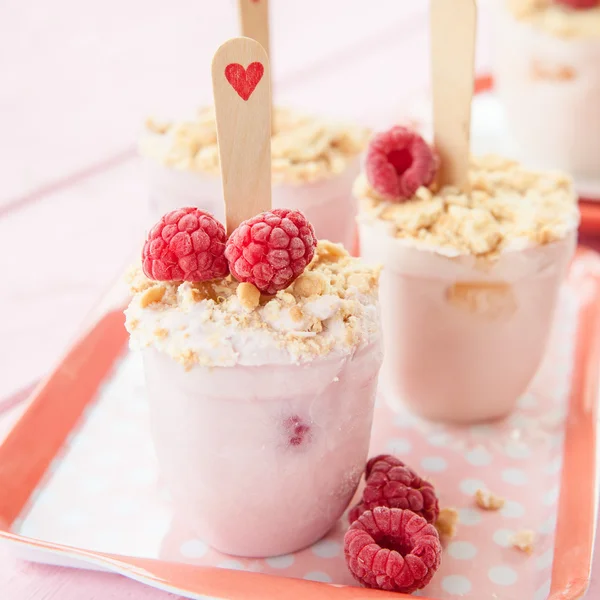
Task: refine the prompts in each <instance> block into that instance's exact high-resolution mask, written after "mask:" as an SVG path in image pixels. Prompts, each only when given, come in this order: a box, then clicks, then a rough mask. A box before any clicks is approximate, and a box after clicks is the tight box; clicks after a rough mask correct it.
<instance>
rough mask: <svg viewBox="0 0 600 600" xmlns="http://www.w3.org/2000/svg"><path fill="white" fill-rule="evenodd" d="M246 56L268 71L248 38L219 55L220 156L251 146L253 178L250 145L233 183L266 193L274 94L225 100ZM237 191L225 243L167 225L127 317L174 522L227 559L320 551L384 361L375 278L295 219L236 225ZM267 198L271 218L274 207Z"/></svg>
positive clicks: (197, 228) (187, 220)
mask: <svg viewBox="0 0 600 600" xmlns="http://www.w3.org/2000/svg"><path fill="white" fill-rule="evenodd" d="M236 56H240V58H242V59H243V62H244V63H247V62H261V64H263V65H265V68H266V64H267V61H266V55H265V54H264V51H262V50H261V48H260V46H258V44H257V43H256V42H252V41H251V40H246V39H243V38H240V39H237V40H230V42H228V43H227V44H225V45H224V46H222V47H221V49H220V50H219V51H218V52H217V55H215V61H214V63H213V77H214V79H215V99H216V101H217V112H218V115H217V116H219V110H221V114H230V116H231V111H234V112H235V113H236V114H235V115H233V116H232V118H231V119H230V120H227V121H226V123H225V124H224V125H223V127H222V128H220V131H219V143H220V144H221V145H222V147H223V148H228V147H229V144H231V143H232V141H235V139H237V138H238V137H240V138H242V137H245V138H246V139H254V140H255V143H256V144H257V152H256V153H255V154H254V155H253V156H255V157H258V158H257V160H256V161H254V162H253V164H252V165H247V164H242V162H240V161H241V160H242V158H243V156H244V155H249V154H248V152H247V150H248V148H247V147H246V146H244V144H243V143H241V142H240V147H239V148H237V152H233V153H232V158H231V159H230V160H228V161H227V163H225V162H224V165H223V168H224V174H225V173H229V174H230V175H231V177H232V178H233V179H235V175H234V173H238V174H245V178H243V179H242V182H241V183H242V184H244V185H246V186H250V187H251V188H252V189H255V190H263V189H264V187H265V185H266V186H267V188H268V186H269V185H270V177H269V170H270V161H269V160H268V152H266V153H265V152H264V151H263V149H262V148H263V145H266V147H267V149H268V144H269V136H268V128H267V130H266V131H263V130H262V129H261V128H263V129H264V125H265V124H267V125H268V121H269V114H268V113H269V110H268V104H266V103H264V102H263V100H264V98H265V95H264V93H263V92H264V90H261V83H264V80H263V81H262V82H259V84H258V85H257V87H256V89H255V91H254V92H253V94H252V95H251V96H250V99H249V100H248V102H247V104H246V103H245V102H243V101H242V100H240V99H239V98H237V96H236V95H235V92H234V91H233V90H227V89H226V87H225V85H226V83H227V82H226V81H225V84H224V83H223V81H224V78H223V80H222V81H220V78H221V77H223V69H222V68H223V66H225V65H228V64H230V61H231V60H232V58H235V57H236ZM238 60H239V59H238ZM240 62H242V61H240ZM218 89H219V90H220V91H218ZM231 123H237V124H238V129H237V130H235V131H233V130H230V129H229V130H228V125H227V124H231ZM241 127H244V130H243V131H242V130H241ZM261 131H262V133H261ZM242 133H244V134H245V135H242ZM265 154H266V155H265ZM250 155H252V153H250ZM230 161H232V162H233V163H235V164H233V165H232V164H231V162H230ZM236 161H237V162H236ZM261 161H262V162H261ZM265 165H266V167H265ZM234 166H235V167H236V168H233V167H234ZM265 173H266V175H265ZM252 174H254V176H253V175H252ZM261 178H262V179H261ZM265 179H266V183H265ZM239 183H240V182H238V183H236V182H235V181H233V180H232V179H228V183H227V184H226V185H225V187H224V191H225V198H226V201H227V202H228V206H227V217H228V218H227V222H228V229H229V232H230V236H229V239H227V236H226V233H225V229H224V227H223V226H222V225H221V224H220V223H219V222H218V221H217V220H216V219H215V218H214V217H212V216H210V215H208V214H207V213H205V212H204V211H200V210H199V209H196V208H194V207H187V208H184V209H180V210H176V211H174V212H171V213H169V214H167V215H166V216H164V217H163V218H161V220H160V221H159V223H158V224H157V225H156V226H155V227H154V228H153V229H152V230H151V232H150V234H149V238H148V240H147V242H146V245H145V247H144V253H143V271H144V273H143V274H142V273H141V272H138V273H137V274H136V275H135V276H134V277H132V279H131V281H132V290H133V292H134V297H133V299H132V301H131V304H130V305H129V308H128V309H127V311H126V315H127V328H128V330H129V332H130V334H131V344H132V346H133V347H135V348H140V349H141V351H142V353H143V360H144V366H145V371H146V379H147V388H148V398H149V403H150V409H151V410H150V414H151V424H152V432H153V436H154V441H155V448H156V452H157V456H158V461H159V465H160V469H161V472H162V477H163V480H164V481H165V482H166V484H167V486H168V488H169V489H170V492H171V497H172V502H173V510H174V512H175V514H176V515H177V520H178V521H179V522H184V523H187V524H188V527H189V530H190V533H191V534H192V535H194V536H197V537H199V538H200V539H202V540H204V541H205V542H207V543H208V544H209V545H211V546H213V547H214V548H216V549H217V550H220V551H222V552H225V553H228V554H234V555H240V556H254V557H259V556H271V555H278V554H285V553H288V552H293V551H296V550H298V549H301V548H303V547H305V546H308V545H310V544H312V543H313V542H315V541H317V540H318V539H319V538H320V537H322V536H323V535H324V534H325V533H326V532H327V531H328V530H329V529H330V528H331V527H332V526H333V525H334V524H335V522H336V521H337V519H338V518H339V517H340V516H341V515H342V513H343V511H344V510H345V508H346V507H347V505H348V503H349V502H350V500H351V498H352V496H353V494H354V491H355V489H356V487H357V485H358V482H359V479H360V476H361V473H362V471H363V470H364V465H365V461H366V457H367V451H368V447H369V440H370V432H371V421H372V414H373V404H374V399H375V392H376V385H377V377H378V372H379V368H380V365H381V361H382V345H381V337H380V326H379V315H378V305H377V288H378V276H379V272H378V269H373V268H369V267H367V266H365V265H363V263H362V262H361V261H360V260H359V259H356V258H352V257H350V256H349V254H348V253H347V252H346V250H344V249H343V247H342V246H341V245H337V244H333V243H331V242H327V241H319V242H318V243H317V241H316V238H315V234H314V230H313V228H312V225H311V224H310V223H309V222H308V221H307V220H306V218H305V217H304V215H302V214H301V213H300V212H298V211H294V210H288V209H273V210H270V207H268V206H263V207H264V208H267V211H266V212H262V213H260V214H259V215H254V216H252V217H251V218H250V219H246V220H244V221H242V222H241V223H239V224H238V225H237V226H234V221H235V215H239V214H241V213H243V212H244V210H246V211H247V210H248V208H247V203H246V202H244V203H241V205H239V206H237V207H236V206H231V204H235V199H234V198H232V197H231V193H232V191H233V190H234V189H243V187H242V188H240V187H238V186H239ZM262 198H263V197H262V196H260V198H259V200H258V203H259V204H260V203H263V204H268V193H267V201H266V202H265V201H264V199H262ZM252 210H254V209H252Z"/></svg>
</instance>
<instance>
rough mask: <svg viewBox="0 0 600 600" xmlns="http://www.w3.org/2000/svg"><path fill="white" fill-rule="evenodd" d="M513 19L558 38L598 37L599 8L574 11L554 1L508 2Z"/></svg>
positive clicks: (599, 24)
mask: <svg viewBox="0 0 600 600" xmlns="http://www.w3.org/2000/svg"><path fill="white" fill-rule="evenodd" d="M508 8H509V10H510V11H511V13H512V14H513V15H514V16H515V18H517V19H519V20H521V21H525V22H528V23H531V24H532V25H534V26H535V27H539V28H540V29H543V30H545V31H547V32H548V33H551V34H552V35H556V36H558V37H565V38H575V37H600V6H595V7H593V8H586V9H575V8H571V7H569V6H565V5H564V4H558V3H557V2H554V0H508Z"/></svg>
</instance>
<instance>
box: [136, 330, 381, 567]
mask: <svg viewBox="0 0 600 600" xmlns="http://www.w3.org/2000/svg"><path fill="white" fill-rule="evenodd" d="M143 358H144V366H145V372H146V380H147V388H148V398H149V403H150V417H151V427H152V433H153V437H154V443H155V448H156V453H157V456H158V461H159V467H160V470H161V477H162V479H163V481H164V482H165V483H166V485H167V487H168V488H169V491H170V494H171V497H172V506H173V510H174V513H175V515H176V518H177V520H178V521H179V522H184V523H186V524H187V526H188V527H189V530H190V532H191V533H192V534H193V535H195V536H197V537H198V538H200V539H202V540H204V541H206V542H207V543H208V544H209V545H211V546H212V547H213V548H216V549H217V550H219V551H221V552H225V553H227V554H233V555H238V556H248V557H264V556H273V555H279V554H286V553H289V552H294V551H296V550H299V549H301V548H304V547H306V546H308V545H310V544H312V543H314V542H315V541H317V540H318V539H320V538H321V537H322V536H323V535H324V534H325V533H327V531H328V530H329V529H330V528H331V527H332V526H333V525H334V524H335V522H336V521H337V520H338V519H339V518H340V516H341V515H342V513H343V512H344V510H345V509H346V507H347V505H348V503H349V502H350V500H351V498H352V496H353V495H354V492H355V490H356V488H357V486H358V482H359V479H360V476H361V473H362V471H363V470H364V465H365V461H366V458H367V452H368V448H369V440H370V435H371V422H372V416H373V404H374V400H375V392H376V387H377V375H378V372H379V368H380V365H381V360H382V350H381V342H380V341H379V340H376V341H374V342H372V343H370V344H369V345H368V346H365V347H363V348H361V349H359V350H357V351H356V352H355V353H353V354H351V355H348V356H343V357H340V356H335V357H334V356H330V357H318V358H316V359H314V360H313V361H312V362H310V363H307V364H303V365H297V364H265V365H261V366H242V365H237V366H234V367H203V366H199V365H196V366H193V367H192V368H191V369H190V370H187V371H186V370H185V369H184V368H183V367H182V366H181V365H180V364H179V363H177V362H176V361H175V360H174V359H172V358H171V357H170V356H168V355H167V354H164V353H160V352H159V351H157V350H156V349H152V348H151V349H147V350H144V351H143Z"/></svg>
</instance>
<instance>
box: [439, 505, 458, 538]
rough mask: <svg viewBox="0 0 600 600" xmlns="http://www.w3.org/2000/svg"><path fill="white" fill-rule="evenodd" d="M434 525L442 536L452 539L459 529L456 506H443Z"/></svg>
mask: <svg viewBox="0 0 600 600" xmlns="http://www.w3.org/2000/svg"><path fill="white" fill-rule="evenodd" d="M434 525H435V528H436V529H437V531H438V533H439V534H440V537H442V538H446V539H452V538H453V537H454V536H455V535H456V531H457V529H458V511H457V510H456V509H455V508H442V509H441V510H440V514H439V516H438V518H437V520H436V522H435V524H434Z"/></svg>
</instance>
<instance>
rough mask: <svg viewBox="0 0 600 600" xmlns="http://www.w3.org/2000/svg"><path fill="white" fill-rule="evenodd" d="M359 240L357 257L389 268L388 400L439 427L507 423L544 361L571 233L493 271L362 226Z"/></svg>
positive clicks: (511, 254)
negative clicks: (504, 420) (503, 419)
mask: <svg viewBox="0 0 600 600" xmlns="http://www.w3.org/2000/svg"><path fill="white" fill-rule="evenodd" d="M359 235H360V241H361V256H362V257H363V258H364V259H365V260H367V261H378V262H380V263H381V264H383V271H382V273H381V279H380V305H381V317H382V330H383V332H384V341H385V357H384V363H383V367H382V370H381V379H380V388H381V390H382V392H383V395H384V396H385V397H386V400H387V401H388V402H389V403H390V404H391V405H392V406H393V407H394V408H398V407H399V406H400V404H405V405H408V406H409V407H410V408H411V409H412V410H413V411H414V412H415V413H417V414H419V415H421V416H423V417H425V418H427V419H431V420H435V421H444V422H455V423H474V422H480V421H487V420H493V419H498V418H501V417H504V416H506V415H508V414H509V413H510V412H511V411H512V410H513V409H514V407H515V404H516V402H517V399H518V398H519V396H520V395H521V394H522V393H523V392H524V391H525V390H526V389H527V387H528V385H529V383H530V382H531V380H532V379H533V377H534V375H535V373H536V371H537V369H538V366H539V365H540V362H541V360H542V358H543V355H544V351H545V347H546V342H547V339H548V335H549V332H550V329H551V324H552V318H553V314H554V309H555V306H556V303H557V299H558V294H559V289H560V285H561V282H562V280H563V278H564V276H565V273H566V269H567V265H568V264H569V262H570V260H571V257H572V256H573V252H574V249H575V245H576V233H575V231H573V232H572V233H570V234H569V235H568V236H567V237H566V238H565V239H563V240H561V241H557V242H554V243H550V244H547V245H543V246H534V247H531V248H528V249H524V250H515V251H506V252H504V253H503V254H502V255H501V256H500V258H499V259H498V261H497V262H494V263H488V264H487V266H483V263H481V261H478V260H477V258H476V257H473V256H456V257H449V256H443V255H441V254H438V253H435V252H433V251H428V250H420V249H417V248H415V247H414V246H409V245H406V244H405V243H403V242H402V241H401V240H399V239H397V238H394V237H392V236H390V235H389V234H388V233H386V232H384V231H383V230H380V228H379V227H377V226H373V225H369V224H366V223H361V224H360V226H359Z"/></svg>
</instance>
